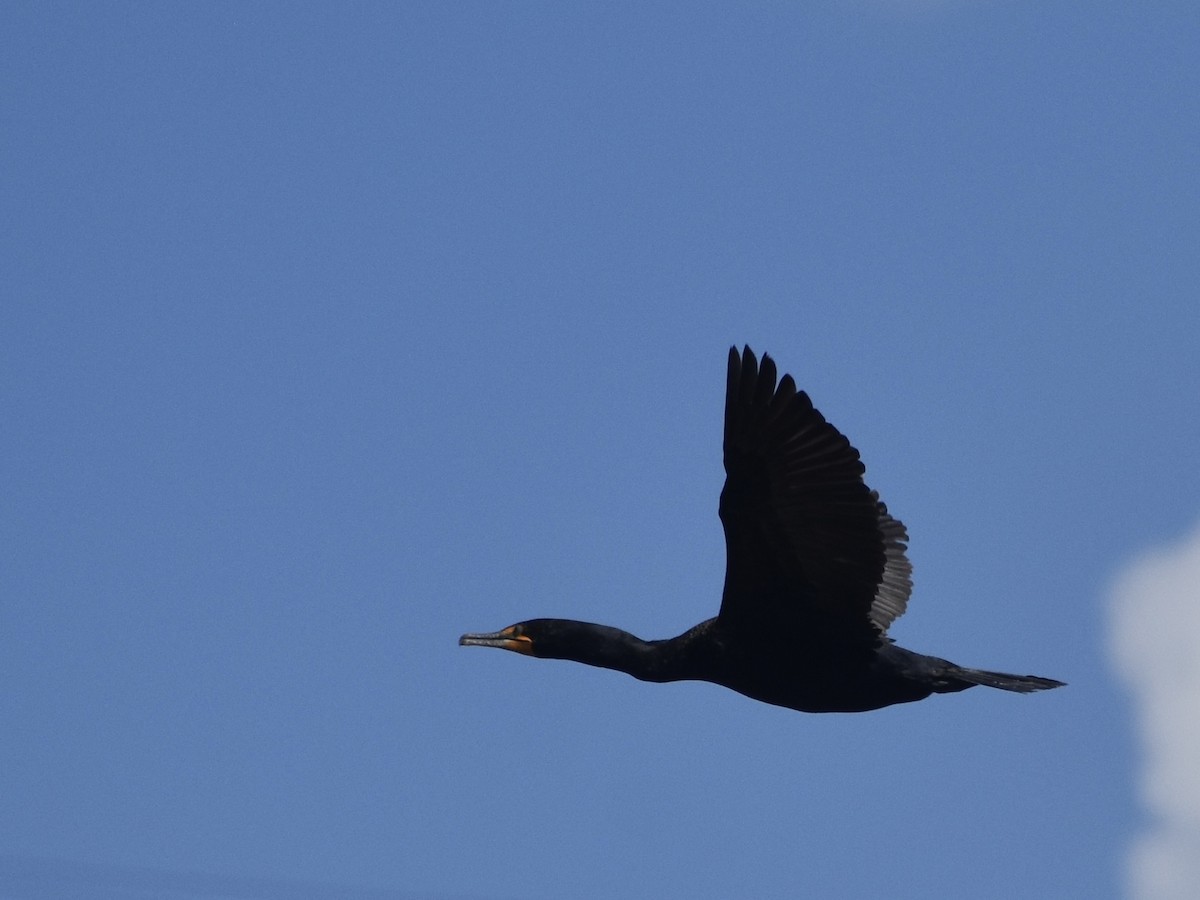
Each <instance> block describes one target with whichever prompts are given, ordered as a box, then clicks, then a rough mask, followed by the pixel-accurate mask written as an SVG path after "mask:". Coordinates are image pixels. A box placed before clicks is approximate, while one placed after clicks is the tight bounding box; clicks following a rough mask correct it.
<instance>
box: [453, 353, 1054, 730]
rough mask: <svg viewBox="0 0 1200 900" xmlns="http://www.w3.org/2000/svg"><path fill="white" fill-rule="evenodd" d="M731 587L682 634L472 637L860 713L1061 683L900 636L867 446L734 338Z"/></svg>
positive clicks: (467, 639) (903, 588)
mask: <svg viewBox="0 0 1200 900" xmlns="http://www.w3.org/2000/svg"><path fill="white" fill-rule="evenodd" d="M724 450H725V474H726V477H725V487H724V489H723V490H722V491H721V505H720V515H721V523H722V525H723V526H724V527H725V548H726V568H725V590H724V594H723V596H722V599H721V609H720V612H719V613H718V614H717V616H716V618H713V619H709V620H707V621H705V622H701V623H700V624H699V625H697V626H695V627H694V628H691V629H689V630H688V631H685V632H684V633H683V634H681V635H679V636H678V637H675V638H671V639H669V640H660V641H643V640H641V639H640V638H637V637H634V636H633V635H632V634H629V633H628V632H625V631H621V630H620V629H617V628H612V627H609V626H607V625H594V624H591V623H588V622H576V621H573V620H568V619H531V620H529V621H526V622H519V623H517V624H516V625H510V626H509V627H508V628H505V629H504V630H503V631H498V632H495V633H492V634H464V635H463V636H462V637H461V638H459V641H458V642H459V644H462V645H468V646H477V647H501V648H503V649H505V650H515V651H516V652H518V653H524V654H526V655H528V656H536V657H539V658H543V659H570V660H575V661H576V662H581V663H586V664H587V665H590V666H602V667H604V668H606V669H616V670H617V671H619V672H626V673H628V674H630V675H632V676H634V677H635V678H640V679H641V680H643V681H656V682H667V681H688V680H691V681H711V682H714V683H715V684H720V685H724V686H725V687H727V688H732V689H733V690H735V691H738V692H739V693H742V694H745V695H746V696H747V697H752V698H753V699H755V700H761V701H763V702H764V703H773V704H776V705H778V706H785V707H788V708H790V709H796V710H800V711H802V712H861V711H864V710H870V709H879V708H880V707H884V706H890V705H891V704H893V703H908V702H911V701H913V700H923V699H924V698H925V697H928V696H929V695H930V694H934V693H937V694H947V693H953V692H955V691H961V690H965V689H966V688H969V687H974V686H975V685H977V684H983V685H987V686H988V687H994V688H1001V689H1002V690H1006V691H1017V692H1020V693H1029V692H1031V691H1040V690H1045V689H1047V688H1056V687H1061V686H1062V684H1063V682H1061V681H1054V680H1053V679H1050V678H1038V677H1036V676H1033V675H1008V674H1005V673H1003V672H985V671H983V670H981V669H968V668H966V667H964V666H959V665H955V664H954V663H952V662H948V661H946V660H944V659H939V658H937V657H934V656H925V655H923V654H920V653H914V652H912V651H911V650H905V649H903V648H902V647H898V646H896V645H895V644H894V643H893V642H892V639H891V638H889V637H888V636H887V629H888V626H889V625H891V623H892V621H893V620H895V619H896V618H897V617H898V616H899V615H901V614H902V613H903V612H904V610H905V607H906V606H907V604H908V596H909V594H910V592H911V591H912V564H911V563H910V562H909V561H908V558H907V557H906V556H905V551H906V549H907V542H908V532H907V531H906V530H905V528H904V525H903V524H901V522H900V520H899V519H895V518H893V517H892V516H891V515H890V514H889V513H888V510H887V507H886V506H885V505H884V504H883V501H881V500H880V499H879V495H878V494H877V493H876V492H874V491H872V490H871V489H870V488H868V487H867V486H866V484H864V482H863V477H862V476H863V473H864V471H865V468H864V466H863V464H862V462H861V461H860V460H859V455H858V451H857V450H855V449H854V448H853V447H852V446H851V445H850V442H849V441H848V440H847V439H846V438H845V437H843V436H842V434H841V433H840V432H839V431H838V430H837V429H836V428H834V427H833V426H832V425H831V424H829V423H828V422H826V421H825V418H824V417H823V416H822V415H821V414H820V413H819V412H817V410H816V409H814V408H813V405H812V402H811V401H810V400H809V399H808V396H807V395H806V394H805V393H804V392H803V391H798V390H796V383H795V381H794V380H793V379H792V377H791V376H790V375H784V376H783V378H781V379H779V382H778V384H776V370H775V363H774V361H773V360H772V359H771V357H770V356H767V355H766V354H764V355H763V358H762V365H761V367H760V366H759V364H758V360H757V359H756V358H755V356H754V353H753V352H751V350H750V348H749V347H746V348H745V349H744V350H743V351H742V352H741V353H740V354H739V353H738V352H737V348H736V347H731V348H730V350H729V374H728V381H727V383H726V393H725V440H724Z"/></svg>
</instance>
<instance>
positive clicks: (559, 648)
mask: <svg viewBox="0 0 1200 900" xmlns="http://www.w3.org/2000/svg"><path fill="white" fill-rule="evenodd" d="M630 639H631V636H630V635H628V634H626V633H625V632H624V631H621V630H619V629H617V628H610V627H608V626H607V625H593V624H592V623H591V622H576V621H574V620H573V619H530V620H529V621H527V622H518V623H517V624H516V625H509V626H508V627H507V628H504V629H502V630H500V631H494V632H491V633H489V634H464V635H463V636H462V637H460V638H459V639H458V643H459V645H461V646H463V647H499V648H500V649H501V650H512V651H514V652H515V653H523V654H524V655H526V656H534V657H537V658H539V659H574V660H578V661H580V662H593V657H595V656H596V655H597V653H598V652H599V651H600V650H601V649H602V648H603V647H604V646H606V645H608V646H620V645H624V644H626V643H627V642H628V641H629V640H630ZM593 664H596V663H593Z"/></svg>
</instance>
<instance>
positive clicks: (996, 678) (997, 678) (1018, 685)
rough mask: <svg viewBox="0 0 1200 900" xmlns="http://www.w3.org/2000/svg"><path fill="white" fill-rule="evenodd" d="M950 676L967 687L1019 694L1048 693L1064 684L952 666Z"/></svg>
mask: <svg viewBox="0 0 1200 900" xmlns="http://www.w3.org/2000/svg"><path fill="white" fill-rule="evenodd" d="M950 674H951V675H953V676H954V677H955V678H958V679H960V680H961V681H965V682H966V683H967V684H968V685H971V684H983V685H987V686H988V687H994V688H1000V690H1002V691H1016V692H1017V693H1019V694H1031V693H1033V692H1034V691H1048V690H1050V689H1051V688H1056V687H1062V686H1063V685H1064V684H1066V682H1063V681H1055V680H1054V679H1053V678H1039V677H1038V676H1037V675H1009V674H1008V673H1007V672H986V671H984V670H983V669H968V668H966V667H965V666H954V667H953V668H952V669H951V670H950Z"/></svg>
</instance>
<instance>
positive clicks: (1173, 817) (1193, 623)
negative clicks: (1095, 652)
mask: <svg viewBox="0 0 1200 900" xmlns="http://www.w3.org/2000/svg"><path fill="white" fill-rule="evenodd" d="M1111 613H1112V614H1111V617H1110V623H1111V632H1110V638H1109V648H1110V652H1111V654H1112V658H1113V661H1114V664H1115V665H1116V667H1117V671H1118V672H1119V673H1120V675H1121V677H1122V678H1123V679H1124V680H1125V682H1126V684H1127V686H1128V688H1129V690H1130V692H1131V693H1132V695H1133V699H1134V706H1135V714H1136V716H1137V723H1136V724H1137V729H1138V736H1139V739H1140V742H1141V754H1142V761H1141V769H1140V772H1139V775H1140V779H1139V781H1140V784H1139V788H1140V794H1141V797H1142V801H1143V803H1144V805H1145V807H1146V809H1147V812H1148V813H1149V815H1150V820H1149V824H1148V827H1147V828H1146V829H1145V830H1144V831H1143V832H1142V833H1141V834H1139V835H1138V836H1137V839H1136V840H1135V842H1134V844H1133V846H1132V847H1131V848H1130V853H1129V859H1128V877H1129V888H1130V890H1129V893H1130V895H1131V896H1133V897H1135V898H1138V900H1174V898H1180V900H1182V898H1195V897H1200V527H1198V528H1196V530H1194V531H1193V532H1192V533H1191V534H1190V535H1188V536H1187V537H1186V538H1185V539H1184V540H1182V541H1180V542H1179V543H1176V544H1173V545H1171V546H1168V547H1163V548H1159V549H1157V550H1155V551H1153V552H1151V553H1147V554H1146V555H1144V556H1142V557H1141V558H1139V559H1136V560H1134V561H1133V562H1132V563H1131V564H1130V565H1128V566H1127V567H1126V568H1125V570H1124V571H1123V572H1121V573H1120V575H1119V576H1118V578H1117V580H1116V582H1115V584H1114V586H1113V589H1112V594H1111Z"/></svg>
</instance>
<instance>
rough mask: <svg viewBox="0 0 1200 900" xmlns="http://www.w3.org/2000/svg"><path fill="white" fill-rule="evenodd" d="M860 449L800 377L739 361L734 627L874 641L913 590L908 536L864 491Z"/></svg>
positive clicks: (731, 524)
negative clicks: (803, 387) (830, 420)
mask: <svg viewBox="0 0 1200 900" xmlns="http://www.w3.org/2000/svg"><path fill="white" fill-rule="evenodd" d="M863 472H864V467H863V464H862V461H861V460H860V459H859V456H858V451H857V450H855V449H854V448H853V447H852V446H850V442H849V441H848V440H847V439H846V438H845V437H844V436H843V435H842V434H841V433H840V432H839V431H838V430H837V429H836V428H834V427H833V426H832V425H830V424H829V423H828V422H826V421H825V418H824V417H823V416H822V415H821V414H820V413H819V412H818V411H817V410H816V409H814V408H813V405H812V402H811V401H810V400H809V399H808V396H807V395H806V394H805V393H804V392H803V391H797V390H796V383H795V381H793V380H792V377H791V376H790V375H784V376H783V378H781V379H779V381H778V384H776V370H775V363H774V361H773V360H772V359H771V358H770V357H769V356H766V355H764V356H763V359H762V366H761V368H760V366H759V364H758V360H757V359H756V358H755V356H754V354H753V353H752V352H751V350H750V348H749V347H746V348H745V349H744V350H743V351H742V353H741V354H739V353H738V352H737V348H736V347H735V348H731V349H730V351H729V380H728V383H727V386H726V395H725V473H726V478H725V487H724V489H723V490H722V491H721V523H722V524H723V525H724V526H725V546H726V570H725V593H724V597H723V599H722V601H721V612H720V616H719V618H720V620H721V622H722V623H723V624H725V625H727V626H729V627H732V628H736V629H754V630H755V631H756V632H762V631H763V630H764V629H788V630H789V631H791V630H792V629H801V630H803V632H804V633H806V634H808V635H809V637H810V638H812V639H814V640H815V639H819V638H820V636H821V634H822V633H827V634H828V635H829V637H830V638H833V637H835V636H836V637H838V638H841V639H861V640H864V641H870V642H872V643H873V642H874V641H876V640H877V639H878V637H879V635H880V634H881V633H882V632H884V631H885V630H886V629H887V627H888V625H890V624H891V622H892V621H893V620H894V619H895V618H896V617H897V616H899V615H900V614H901V613H903V612H904V609H905V606H906V605H907V603H908V596H909V593H910V592H911V590H912V565H911V564H910V563H909V561H908V558H907V557H906V556H905V550H906V543H907V541H908V534H907V532H906V531H905V529H904V525H903V524H902V523H901V522H899V521H898V520H897V519H894V518H892V516H890V515H889V514H888V511H887V507H886V506H884V504H883V503H882V502H880V500H879V495H878V494H876V493H874V492H873V491H871V490H870V489H869V488H868V487H867V486H866V485H865V484H864V483H863V478H862V476H863Z"/></svg>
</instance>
